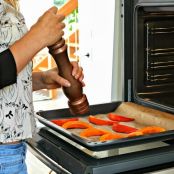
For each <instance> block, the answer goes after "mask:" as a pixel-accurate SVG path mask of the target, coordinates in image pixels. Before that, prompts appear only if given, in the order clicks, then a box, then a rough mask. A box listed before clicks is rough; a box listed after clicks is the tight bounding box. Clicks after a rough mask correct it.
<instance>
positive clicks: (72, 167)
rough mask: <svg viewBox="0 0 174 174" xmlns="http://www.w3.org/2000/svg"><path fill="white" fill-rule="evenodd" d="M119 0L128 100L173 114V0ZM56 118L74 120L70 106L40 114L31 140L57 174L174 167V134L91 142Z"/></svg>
mask: <svg viewBox="0 0 174 174" xmlns="http://www.w3.org/2000/svg"><path fill="white" fill-rule="evenodd" d="M120 2H121V3H120V8H121V10H120V12H121V14H120V21H121V23H123V28H124V33H123V38H122V39H123V40H122V41H123V48H122V49H123V53H124V56H123V57H122V59H123V60H124V61H122V63H123V64H122V65H123V67H124V68H123V70H124V76H123V77H124V78H123V79H124V83H123V84H124V101H130V102H136V103H138V104H141V105H144V106H148V107H151V108H155V109H158V110H161V111H164V112H170V113H174V101H173V97H174V95H173V94H174V93H173V91H174V88H173V87H174V80H173V79H174V78H173V77H174V68H173V69H172V66H173V65H174V63H173V62H174V61H173V60H174V54H173V52H174V51H173V50H174V41H173V40H174V32H173V31H174V0H169V1H167V0H166V1H163V0H155V1H153V2H152V1H151V0H123V1H120ZM172 38H173V39H172ZM161 39H162V41H161ZM120 59H121V58H120ZM172 88H173V89H172ZM120 103H122V102H120V101H118V102H117V101H116V102H112V103H104V104H99V105H92V106H90V112H91V114H97V113H108V112H112V111H113V110H114V109H115V108H116V107H118V106H119V105H120ZM53 115H54V116H56V117H57V116H60V117H71V116H72V115H71V114H70V112H69V109H68V108H65V109H60V110H50V111H40V112H38V113H37V116H36V117H37V118H38V120H39V123H42V124H43V125H42V127H41V128H40V130H39V132H38V133H37V135H36V136H35V137H33V138H32V139H31V140H29V141H28V147H29V148H30V150H31V151H32V152H33V154H34V155H35V156H37V157H38V158H39V159H40V160H41V161H43V162H44V163H45V164H46V165H48V166H49V167H50V168H51V169H53V170H54V171H55V172H57V173H63V174H64V173H65V174H69V173H72V174H106V173H108V174H115V173H126V172H129V173H136V174H138V173H145V172H150V171H156V170H160V169H165V168H169V167H171V166H173V165H174V144H173V143H172V142H174V141H173V137H174V132H173V131H171V132H170V131H169V132H167V133H164V134H159V135H153V136H149V137H148V138H147V137H145V138H140V137H138V138H135V139H130V140H129V139H126V140H123V141H122V140H120V141H118V142H109V143H107V142H105V143H91V142H85V141H81V140H79V138H78V137H76V136H72V135H71V134H69V133H66V132H65V131H62V129H57V127H55V126H53V125H51V124H50V123H49V119H50V118H51V117H52V116H53ZM52 118H53V117H52ZM64 137H65V138H64ZM72 140H74V142H72ZM140 147H141V148H140ZM145 147H150V148H145ZM91 154H92V155H91ZM106 154H107V155H106ZM101 155H103V156H104V157H101ZM96 156H97V157H96Z"/></svg>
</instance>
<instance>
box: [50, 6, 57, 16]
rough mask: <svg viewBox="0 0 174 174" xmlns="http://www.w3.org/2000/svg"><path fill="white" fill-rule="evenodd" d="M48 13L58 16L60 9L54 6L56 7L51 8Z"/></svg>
mask: <svg viewBox="0 0 174 174" xmlns="http://www.w3.org/2000/svg"><path fill="white" fill-rule="evenodd" d="M48 11H49V12H51V13H54V14H57V11H58V8H57V7H55V6H54V7H51V8H50V9H49V10H48Z"/></svg>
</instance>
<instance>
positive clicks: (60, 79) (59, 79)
mask: <svg viewBox="0 0 174 174" xmlns="http://www.w3.org/2000/svg"><path fill="white" fill-rule="evenodd" d="M55 81H56V82H57V83H58V84H60V85H61V86H64V87H70V86H71V84H70V82H69V81H68V80H66V79H64V78H63V77H61V76H59V75H57V77H56V79H55Z"/></svg>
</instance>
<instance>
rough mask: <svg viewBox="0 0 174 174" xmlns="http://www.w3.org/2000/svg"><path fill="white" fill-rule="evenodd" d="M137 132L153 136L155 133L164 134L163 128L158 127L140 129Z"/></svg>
mask: <svg viewBox="0 0 174 174" xmlns="http://www.w3.org/2000/svg"><path fill="white" fill-rule="evenodd" d="M138 131H140V132H142V133H143V134H155V133H160V132H164V131H166V130H165V129H164V128H162V127H158V126H148V127H144V128H142V129H140V130H138Z"/></svg>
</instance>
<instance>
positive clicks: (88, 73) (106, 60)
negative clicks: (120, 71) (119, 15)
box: [78, 0, 115, 104]
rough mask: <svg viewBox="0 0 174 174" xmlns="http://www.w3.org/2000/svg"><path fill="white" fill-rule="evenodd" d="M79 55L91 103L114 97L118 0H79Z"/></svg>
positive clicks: (86, 90)
mask: <svg viewBox="0 0 174 174" xmlns="http://www.w3.org/2000/svg"><path fill="white" fill-rule="evenodd" d="M78 2H79V6H78V7H79V31H80V32H79V48H80V49H79V55H80V62H81V65H82V67H83V69H84V74H85V78H84V82H85V83H86V87H84V93H86V94H87V96H88V100H89V103H90V104H95V103H104V102H110V101H111V89H112V66H113V45H114V14H115V0H109V1H106V0H88V1H84V0H79V1H78Z"/></svg>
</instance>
